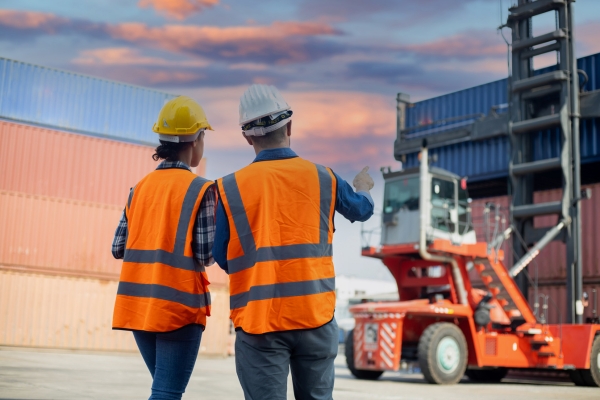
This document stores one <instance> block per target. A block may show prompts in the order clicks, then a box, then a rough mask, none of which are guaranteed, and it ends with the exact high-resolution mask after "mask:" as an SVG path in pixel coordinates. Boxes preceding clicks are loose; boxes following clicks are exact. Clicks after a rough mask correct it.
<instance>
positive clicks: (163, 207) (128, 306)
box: [113, 168, 213, 332]
mask: <svg viewBox="0 0 600 400" xmlns="http://www.w3.org/2000/svg"><path fill="white" fill-rule="evenodd" d="M211 184H213V182H212V181H209V180H206V179H204V178H200V177H198V176H196V175H195V174H193V173H192V172H190V171H188V170H185V169H180V168H170V169H160V170H156V171H154V172H151V173H150V174H148V175H147V176H146V177H145V178H144V179H142V180H141V181H140V182H139V183H138V184H137V185H136V186H135V188H134V189H133V190H132V192H131V193H130V195H129V200H128V202H127V207H126V208H125V215H126V217H127V243H126V246H125V256H124V258H123V268H122V270H121V278H120V282H119V288H118V291H117V300H116V302H115V311H114V314H113V328H114V329H132V330H143V331H150V332H169V331H172V330H175V329H178V328H181V327H182V326H185V325H189V324H202V325H206V316H207V315H210V293H209V292H208V284H209V282H208V279H207V276H206V272H205V271H204V267H202V266H200V265H199V264H198V262H197V261H196V259H195V258H194V254H193V250H192V235H193V228H194V222H195V220H196V215H197V213H198V209H199V208H200V203H201V201H202V198H203V196H204V193H205V192H206V190H207V189H208V188H209V187H210V186H211Z"/></svg>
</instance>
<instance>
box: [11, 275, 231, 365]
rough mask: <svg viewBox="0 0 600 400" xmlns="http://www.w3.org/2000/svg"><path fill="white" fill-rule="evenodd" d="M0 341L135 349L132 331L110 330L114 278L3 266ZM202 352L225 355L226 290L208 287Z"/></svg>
mask: <svg viewBox="0 0 600 400" xmlns="http://www.w3.org/2000/svg"><path fill="white" fill-rule="evenodd" d="M1 267H2V265H0V345H3V346H28V347H50V348H62V349H84V350H118V351H137V346H136V344H135V341H134V340H133V335H132V334H131V333H130V332H126V331H115V330H112V328H111V326H112V313H113V307H114V302H115V293H116V292H117V284H118V282H116V281H108V280H98V279H86V278H75V277H65V276H49V275H41V274H31V273H22V272H13V271H3V270H1ZM212 310H213V313H212V316H211V317H210V318H209V319H208V322H207V326H206V331H205V332H204V334H203V335H202V347H201V348H200V352H201V353H206V354H214V355H222V356H224V355H227V345H228V339H229V337H228V332H229V291H228V290H227V288H224V287H222V288H217V289H215V290H213V291H212Z"/></svg>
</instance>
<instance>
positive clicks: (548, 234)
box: [509, 221, 566, 278]
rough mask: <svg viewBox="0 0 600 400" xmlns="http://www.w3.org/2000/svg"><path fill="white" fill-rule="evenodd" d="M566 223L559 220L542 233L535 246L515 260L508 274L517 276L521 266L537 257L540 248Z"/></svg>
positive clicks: (521, 268)
mask: <svg viewBox="0 0 600 400" xmlns="http://www.w3.org/2000/svg"><path fill="white" fill-rule="evenodd" d="M565 225H566V223H565V221H560V222H559V223H558V225H556V226H555V227H554V228H552V229H550V230H549V231H548V232H546V234H545V235H544V237H543V238H542V239H541V240H540V241H538V242H537V243H536V244H535V246H533V247H532V248H531V249H530V250H529V251H528V252H527V254H525V255H524V256H523V257H522V258H521V259H520V260H519V262H517V263H516V264H515V265H514V266H513V267H512V268H511V269H510V271H509V274H510V276H512V277H513V278H514V277H515V276H517V275H518V274H519V272H521V270H523V268H525V267H526V266H527V265H529V263H530V262H531V261H533V259H534V258H535V257H537V255H538V254H540V250H541V249H542V248H543V247H544V246H546V245H547V244H548V243H550V242H551V241H552V239H554V238H555V237H556V235H558V234H559V233H560V231H562V229H563V228H564V227H565Z"/></svg>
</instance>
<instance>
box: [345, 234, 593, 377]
mask: <svg viewBox="0 0 600 400" xmlns="http://www.w3.org/2000/svg"><path fill="white" fill-rule="evenodd" d="M428 250H429V252H430V253H434V254H436V253H437V254H444V255H446V256H448V255H449V256H451V257H453V258H454V259H455V260H456V261H457V263H458V266H459V268H460V272H461V274H462V278H463V281H464V284H465V289H466V291H467V296H468V304H459V302H458V300H457V293H456V290H455V285H454V281H453V276H452V273H451V271H450V266H442V267H440V271H439V273H437V274H436V276H426V275H427V274H426V273H423V271H425V269H426V268H427V267H434V266H439V265H440V263H439V262H431V261H425V260H423V259H421V258H420V257H419V252H418V244H417V243H414V244H402V245H393V246H382V247H380V248H366V249H363V255H364V256H368V257H374V258H380V259H381V260H382V261H383V263H384V264H385V265H386V266H387V267H388V268H389V270H390V272H391V273H392V275H393V276H394V278H395V280H396V282H397V284H398V292H399V295H400V299H402V300H401V301H393V302H370V303H363V304H359V305H356V306H353V307H351V308H350V311H351V312H352V313H353V315H354V318H355V321H356V325H355V328H354V334H353V340H354V365H355V367H356V368H357V369H360V370H377V371H395V370H398V369H399V368H400V366H401V360H405V359H406V360H414V359H415V357H416V352H417V345H418V342H419V338H420V337H421V334H422V333H423V331H424V330H425V329H426V328H427V327H428V326H430V325H431V324H434V323H436V322H449V323H453V324H455V325H456V326H458V327H459V329H460V330H461V331H462V333H463V334H464V336H465V338H466V341H467V351H468V361H467V362H468V365H469V367H470V368H473V367H475V368H485V367H507V368H536V369H551V370H557V369H558V370H560V369H563V370H569V369H586V368H590V351H591V348H592V343H593V340H594V337H595V336H596V334H598V333H600V325H597V324H596V325H594V324H585V325H566V324H565V325H556V324H542V323H538V322H537V321H536V318H535V316H534V314H533V312H532V310H531V308H530V306H529V304H528V303H527V301H526V299H525V298H524V297H523V296H522V295H521V292H520V291H519V289H518V287H517V286H516V284H515V283H514V281H513V280H512V278H511V277H510V276H509V275H508V271H507V270H506V268H505V267H504V265H503V264H502V259H503V254H502V252H499V253H498V254H494V252H493V251H492V252H491V253H489V254H488V251H487V244H486V243H477V244H467V245H460V246H455V245H453V244H452V243H451V242H449V241H447V240H435V241H434V242H433V243H432V244H431V245H430V246H429V247H428ZM468 263H473V267H474V268H475V269H476V270H477V271H478V272H479V273H480V274H481V276H482V280H483V282H484V284H485V285H486V289H487V291H488V293H490V294H491V295H492V300H491V301H490V302H489V303H490V304H491V305H492V306H493V307H492V308H491V311H490V317H491V322H490V323H489V324H488V325H487V326H478V325H477V324H476V323H475V320H474V311H475V309H476V306H477V304H478V303H479V301H480V300H481V299H482V297H483V295H484V294H485V291H483V290H480V289H475V288H472V287H471V284H470V280H469V275H468V271H467V264H468ZM436 288H443V289H444V291H445V295H444V296H442V295H440V294H439V293H436ZM432 289H433V290H432ZM428 291H429V293H428ZM436 294H437V296H436ZM515 319H519V320H520V324H519V325H518V327H516V328H515V327H514V326H511V321H513V320H515Z"/></svg>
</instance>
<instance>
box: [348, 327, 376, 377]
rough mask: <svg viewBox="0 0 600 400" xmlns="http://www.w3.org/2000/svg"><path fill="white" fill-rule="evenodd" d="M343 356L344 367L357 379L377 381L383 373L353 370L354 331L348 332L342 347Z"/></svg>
mask: <svg viewBox="0 0 600 400" xmlns="http://www.w3.org/2000/svg"><path fill="white" fill-rule="evenodd" d="M344 354H345V355H346V365H347V366H348V369H349V370H350V372H351V373H352V375H354V376H355V377H356V378H358V379H368V380H375V379H378V378H379V377H380V376H381V375H382V374H383V371H371V370H366V369H356V368H354V329H352V330H351V331H350V332H348V336H347V337H346V342H345V346H344Z"/></svg>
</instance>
